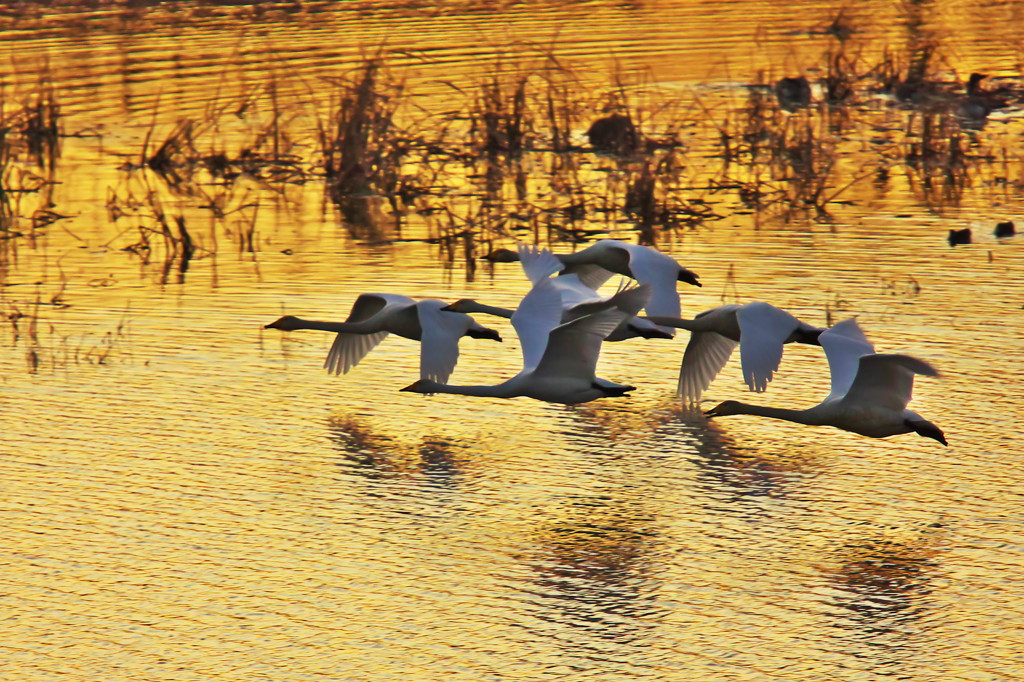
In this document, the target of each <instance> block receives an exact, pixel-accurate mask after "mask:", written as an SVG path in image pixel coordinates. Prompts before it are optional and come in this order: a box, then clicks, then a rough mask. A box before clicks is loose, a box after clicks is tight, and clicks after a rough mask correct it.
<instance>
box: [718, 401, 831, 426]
mask: <svg viewBox="0 0 1024 682" xmlns="http://www.w3.org/2000/svg"><path fill="white" fill-rule="evenodd" d="M729 414H750V415H754V416H755V417H768V418H770V419H783V420H785V421H788V422H796V423H797V424H811V425H814V424H819V423H820V422H819V421H818V420H817V419H815V418H814V417H815V415H814V412H813V411H812V410H791V409H789V408H785V407H769V406H767V405H750V404H748V403H741V402H739V401H736V402H735V403H734V404H733V405H732V406H731V407H730V410H729Z"/></svg>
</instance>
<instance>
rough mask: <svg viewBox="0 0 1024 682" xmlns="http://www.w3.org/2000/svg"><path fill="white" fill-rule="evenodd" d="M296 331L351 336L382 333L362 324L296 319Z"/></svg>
mask: <svg viewBox="0 0 1024 682" xmlns="http://www.w3.org/2000/svg"><path fill="white" fill-rule="evenodd" d="M296 320H297V322H296V325H295V329H318V330H320V331H325V332H347V333H350V334H369V333H372V332H376V331H380V330H379V329H376V328H373V329H371V328H370V326H369V325H366V324H364V323H361V322H319V321H317V320H302V319H299V318H296Z"/></svg>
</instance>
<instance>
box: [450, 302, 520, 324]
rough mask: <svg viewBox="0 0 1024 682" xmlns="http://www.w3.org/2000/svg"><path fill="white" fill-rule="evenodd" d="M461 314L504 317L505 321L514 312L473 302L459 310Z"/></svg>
mask: <svg viewBox="0 0 1024 682" xmlns="http://www.w3.org/2000/svg"><path fill="white" fill-rule="evenodd" d="M459 311H460V312H463V313H483V314H484V315H494V316H495V317H504V318H505V319H506V320H507V319H510V318H511V317H512V313H514V312H515V311H514V310H511V309H509V308H499V307H497V306H493V305H487V304H485V303H477V302H476V301H473V302H472V303H469V304H467V305H465V306H463V307H461V308H460V309H459Z"/></svg>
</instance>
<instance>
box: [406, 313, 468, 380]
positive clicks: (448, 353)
mask: <svg viewBox="0 0 1024 682" xmlns="http://www.w3.org/2000/svg"><path fill="white" fill-rule="evenodd" d="M445 305H447V304H446V303H445V302H444V301H439V300H437V299H426V300H423V301H419V302H418V303H417V304H416V313H417V314H418V315H419V318H420V327H422V329H423V332H422V334H421V335H420V378H421V379H430V380H432V381H437V382H439V383H442V384H444V383H447V382H448V377H450V376H451V374H452V372H453V371H455V365H456V363H457V362H458V361H459V339H461V338H462V336H463V334H465V333H466V329H468V328H469V325H470V323H471V322H472V319H471V318H470V317H469V315H466V314H465V313H456V312H452V311H449V310H441V308H443V307H445Z"/></svg>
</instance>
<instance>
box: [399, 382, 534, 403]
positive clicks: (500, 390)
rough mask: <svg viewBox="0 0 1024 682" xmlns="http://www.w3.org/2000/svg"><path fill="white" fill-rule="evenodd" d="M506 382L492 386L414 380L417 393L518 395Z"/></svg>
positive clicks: (479, 395)
mask: <svg viewBox="0 0 1024 682" xmlns="http://www.w3.org/2000/svg"><path fill="white" fill-rule="evenodd" d="M507 383H508V382H504V383H500V384H496V385H494V386H455V385H453V384H440V383H438V382H436V381H430V380H428V379H420V380H419V381H418V382H416V386H417V389H416V392H417V393H451V394H453V395H472V396H477V397H481V398H512V397H515V396H516V395H518V393H515V392H513V391H510V390H508V388H507V387H506V384H507Z"/></svg>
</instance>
